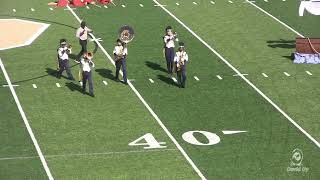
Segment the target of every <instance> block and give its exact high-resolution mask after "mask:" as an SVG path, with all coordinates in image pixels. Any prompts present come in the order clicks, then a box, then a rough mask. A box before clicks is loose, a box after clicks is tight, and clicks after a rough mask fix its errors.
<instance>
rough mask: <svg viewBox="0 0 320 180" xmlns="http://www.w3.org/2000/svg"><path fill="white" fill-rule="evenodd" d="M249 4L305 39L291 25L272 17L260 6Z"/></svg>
mask: <svg viewBox="0 0 320 180" xmlns="http://www.w3.org/2000/svg"><path fill="white" fill-rule="evenodd" d="M246 1H247V2H248V3H249V4H251V5H252V6H254V7H256V8H257V9H259V10H260V11H262V12H263V13H265V14H266V15H268V16H270V17H271V18H272V19H274V20H276V21H277V22H278V23H280V24H282V25H283V26H285V27H286V28H288V29H290V30H291V31H292V32H294V33H296V34H297V35H298V36H300V37H303V38H304V36H303V35H302V34H300V33H299V32H298V31H296V30H294V29H293V28H292V27H290V26H289V25H287V24H286V23H284V22H282V21H280V20H279V19H278V18H276V17H274V16H273V15H271V14H270V13H268V12H267V11H265V10H264V9H262V8H260V7H259V6H258V5H256V4H254V3H253V2H251V1H248V0H246Z"/></svg>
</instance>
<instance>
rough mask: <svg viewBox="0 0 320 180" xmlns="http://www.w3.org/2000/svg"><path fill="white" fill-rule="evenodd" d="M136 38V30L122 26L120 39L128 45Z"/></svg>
mask: <svg viewBox="0 0 320 180" xmlns="http://www.w3.org/2000/svg"><path fill="white" fill-rule="evenodd" d="M133 38H134V30H133V29H132V28H131V27H130V26H127V25H125V26H122V27H121V28H120V29H119V39H120V40H121V41H122V42H124V43H126V44H128V43H129V42H131V41H132V40H133Z"/></svg>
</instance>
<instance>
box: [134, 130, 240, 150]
mask: <svg viewBox="0 0 320 180" xmlns="http://www.w3.org/2000/svg"><path fill="white" fill-rule="evenodd" d="M222 132H223V134H227V135H228V134H238V133H243V132H246V131H222ZM195 133H198V134H199V135H202V136H204V137H205V138H206V139H207V141H206V142H205V143H204V142H200V141H199V140H198V139H197V138H196V137H195V136H194V134H195ZM182 138H183V140H184V141H186V142H187V143H189V144H193V145H197V146H212V145H215V144H218V143H219V142H220V141H221V139H220V137H219V136H218V135H217V134H215V133H212V132H208V131H188V132H185V133H184V134H183V135H182ZM165 144H166V143H165V142H159V141H157V140H156V138H155V137H154V136H153V135H152V134H151V133H147V134H145V135H143V136H141V137H139V138H138V139H136V140H134V141H132V142H131V143H129V146H144V147H143V148H144V149H160V148H166V147H167V146H165Z"/></svg>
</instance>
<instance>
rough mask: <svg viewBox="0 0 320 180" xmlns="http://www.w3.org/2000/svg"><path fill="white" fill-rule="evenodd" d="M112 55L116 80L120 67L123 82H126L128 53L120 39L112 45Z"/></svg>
mask: <svg viewBox="0 0 320 180" xmlns="http://www.w3.org/2000/svg"><path fill="white" fill-rule="evenodd" d="M113 55H114V57H115V61H116V80H117V81H119V71H120V68H121V67H122V72H123V82H124V84H127V68H126V57H127V55H128V49H127V48H126V47H125V43H123V42H122V41H121V40H120V39H117V45H116V46H115V47H114V50H113Z"/></svg>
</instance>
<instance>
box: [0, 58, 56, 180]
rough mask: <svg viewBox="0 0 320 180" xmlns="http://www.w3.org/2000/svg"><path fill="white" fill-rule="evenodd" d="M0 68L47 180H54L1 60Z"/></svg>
mask: <svg viewBox="0 0 320 180" xmlns="http://www.w3.org/2000/svg"><path fill="white" fill-rule="evenodd" d="M0 66H1V69H2V72H3V74H4V77H5V79H6V81H7V83H8V85H9V88H10V90H11V93H12V96H13V98H14V100H15V102H16V104H17V107H18V109H19V112H20V114H21V117H22V119H23V122H24V124H25V126H26V128H27V130H28V133H29V135H30V137H31V140H32V142H33V144H34V146H35V148H36V150H37V153H38V155H39V157H40V160H41V163H42V166H43V167H44V170H45V171H46V173H47V176H48V178H49V180H54V178H53V176H52V174H51V172H50V169H49V167H48V164H47V162H46V159H45V158H44V156H43V154H42V151H41V149H40V146H39V144H38V141H37V139H36V137H35V136H34V134H33V132H32V129H31V126H30V124H29V121H28V119H27V116H26V114H25V113H24V111H23V109H22V106H21V104H20V101H19V99H18V96H17V94H16V91H15V90H14V88H13V86H12V83H11V81H10V78H9V75H8V73H7V71H6V69H5V68H4V64H3V63H2V60H1V59H0Z"/></svg>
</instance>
